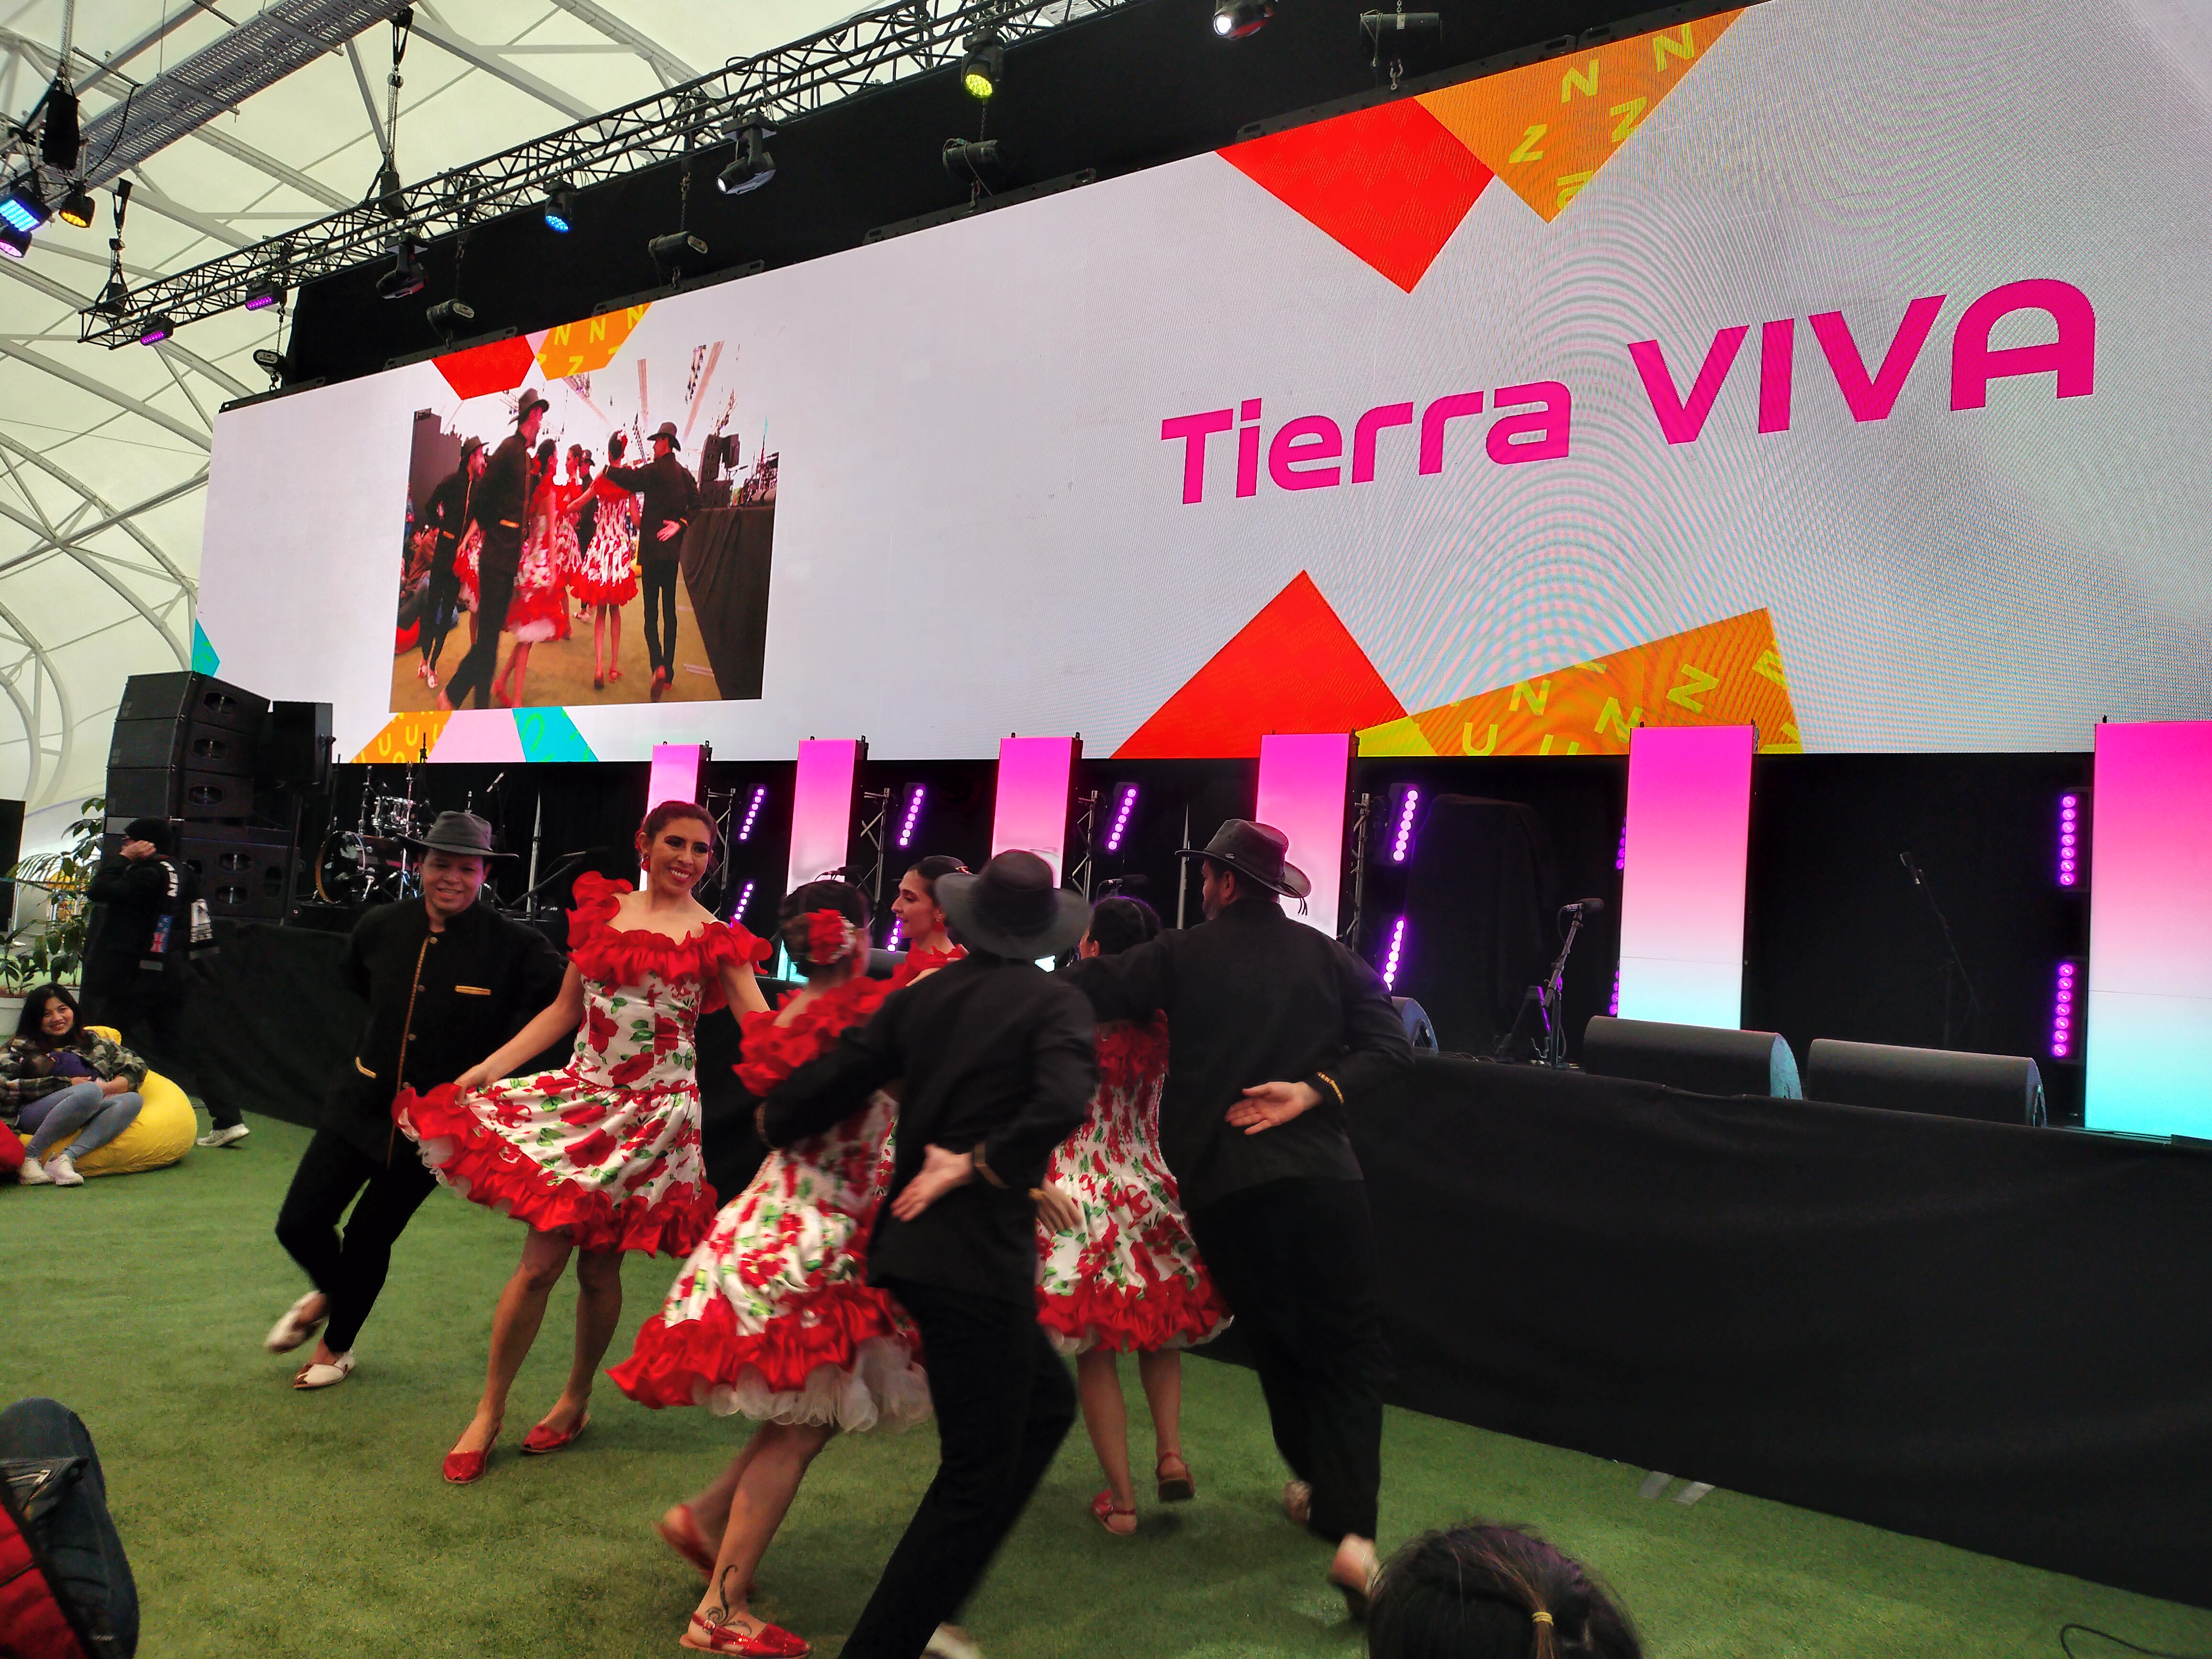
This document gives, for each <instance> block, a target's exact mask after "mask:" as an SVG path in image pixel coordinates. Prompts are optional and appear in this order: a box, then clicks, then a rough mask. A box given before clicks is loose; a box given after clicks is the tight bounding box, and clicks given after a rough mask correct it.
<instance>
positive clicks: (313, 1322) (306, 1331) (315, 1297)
mask: <svg viewBox="0 0 2212 1659" xmlns="http://www.w3.org/2000/svg"><path fill="white" fill-rule="evenodd" d="M316 1301H320V1302H322V1304H323V1311H322V1312H321V1313H319V1314H317V1315H315V1316H313V1318H310V1317H308V1315H307V1304H309V1303H311V1302H316ZM329 1313H330V1303H329V1301H328V1300H327V1299H326V1298H325V1297H324V1296H323V1293H322V1292H321V1291H308V1292H307V1295H305V1296H303V1297H301V1298H300V1299H299V1300H298V1301H297V1302H295V1303H294V1304H292V1305H291V1306H290V1307H289V1308H287V1309H285V1310H284V1316H283V1318H282V1319H280V1320H278V1321H277V1322H276V1323H275V1324H274V1325H271V1326H270V1328H269V1334H268V1335H267V1336H266V1337H264V1339H263V1340H262V1343H261V1346H263V1347H264V1348H266V1349H268V1350H269V1352H271V1353H289V1352H292V1350H293V1349H295V1348H296V1347H298V1346H300V1345H301V1343H302V1342H305V1341H306V1340H307V1339H308V1338H309V1337H311V1336H313V1334H315V1333H316V1332H317V1331H319V1330H320V1329H321V1328H323V1321H324V1320H325V1318H326V1317H328V1316H329Z"/></svg>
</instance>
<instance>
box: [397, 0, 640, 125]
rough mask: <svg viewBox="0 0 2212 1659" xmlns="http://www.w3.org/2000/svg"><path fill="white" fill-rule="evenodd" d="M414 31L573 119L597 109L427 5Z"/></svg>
mask: <svg viewBox="0 0 2212 1659" xmlns="http://www.w3.org/2000/svg"><path fill="white" fill-rule="evenodd" d="M415 33H416V34H417V35H418V36H420V37H421V38H422V40H428V42H429V43H430V44H431V45H432V46H436V47H437V48H439V49H440V50H441V51H442V52H450V53H452V54H453V56H454V57H456V58H459V59H460V60H461V61H462V62H463V63H464V64H468V65H469V66H470V67H471V68H473V69H480V70H483V72H484V73H485V74H486V75H489V76H492V77H493V78H494V79H495V80H499V81H504V82H507V85H509V86H510V87H513V88H515V90H517V91H518V92H526V93H528V94H530V95H531V96H532V98H535V99H537V100H538V101H539V102H540V103H544V104H550V105H551V106H553V107H554V108H555V109H557V110H559V111H560V112H562V114H563V115H565V116H567V117H568V118H569V119H570V120H572V121H588V120H589V119H591V118H592V115H593V114H595V113H596V111H594V110H593V109H592V106H590V105H589V104H587V103H586V102H585V101H584V100H582V99H580V98H574V97H571V96H570V95H569V94H567V93H565V92H563V91H562V90H561V88H558V87H556V86H555V85H554V84H553V83H552V82H550V81H547V80H544V79H542V78H541V77H539V76H535V75H532V73H531V72H530V71H529V70H526V69H525V68H523V67H522V65H521V64H515V63H510V62H509V61H508V60H507V59H506V58H502V57H501V56H500V55H499V48H498V47H497V46H484V45H482V44H481V43H479V42H477V41H475V40H470V39H469V38H468V37H467V36H466V35H465V34H462V33H459V31H458V30H456V29H455V28H454V27H453V26H452V25H451V24H449V23H447V21H445V20H444V19H443V18H441V17H440V16H438V15H436V14H435V12H433V11H432V10H431V9H430V8H429V7H428V6H427V5H422V4H417V5H416V8H415Z"/></svg>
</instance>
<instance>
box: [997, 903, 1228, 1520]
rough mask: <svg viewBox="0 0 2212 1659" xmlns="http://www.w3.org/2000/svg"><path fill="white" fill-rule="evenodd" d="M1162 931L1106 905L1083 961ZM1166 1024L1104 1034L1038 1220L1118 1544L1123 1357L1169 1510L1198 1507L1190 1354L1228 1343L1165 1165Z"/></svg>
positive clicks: (1123, 1496) (1130, 1509) (1101, 1506)
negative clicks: (1083, 1107)
mask: <svg viewBox="0 0 2212 1659" xmlns="http://www.w3.org/2000/svg"><path fill="white" fill-rule="evenodd" d="M1159 931H1160V919H1159V917H1158V915H1154V914H1153V911H1152V906H1150V905H1149V904H1146V903H1145V902H1143V901H1142V900H1140V899H1133V898H1118V897H1117V898H1108V899H1101V900H1100V901H1099V902H1098V903H1097V905H1096V906H1094V907H1093V908H1092V909H1091V928H1090V931H1089V932H1088V933H1085V935H1084V937H1083V942H1082V944H1081V945H1080V946H1079V949H1080V950H1081V951H1082V952H1083V954H1084V955H1085V956H1086V957H1095V956H1101V955H1103V956H1118V955H1120V954H1121V952H1122V951H1127V950H1128V949H1130V948H1131V947H1132V946H1133V945H1141V944H1143V943H1144V942H1145V941H1146V939H1151V938H1152V937H1153V936H1154V935H1155V934H1157V933H1158V932H1159ZM1167 1059H1168V1032H1167V1020H1166V1018H1165V1016H1164V1015H1159V1014H1155V1015H1154V1016H1153V1017H1152V1020H1151V1021H1150V1022H1149V1023H1147V1024H1141V1025H1139V1024H1135V1023H1133V1022H1132V1021H1128V1020H1109V1021H1108V1022H1106V1023H1105V1024H1102V1025H1100V1026H1099V1028H1098V1092H1097V1094H1095V1095H1093V1096H1092V1097H1091V1109H1090V1111H1089V1112H1088V1113H1087V1114H1086V1115H1085V1117H1084V1120H1083V1127H1080V1128H1079V1129H1078V1130H1077V1131H1076V1132H1075V1133H1073V1134H1072V1135H1070V1136H1069V1137H1068V1138H1067V1139H1066V1140H1065V1141H1063V1142H1062V1143H1061V1144H1060V1148H1059V1150H1058V1151H1056V1152H1054V1154H1053V1158H1052V1163H1051V1165H1050V1166H1049V1167H1048V1170H1046V1172H1045V1187H1044V1196H1043V1199H1042V1201H1041V1202H1040V1203H1039V1205H1038V1206H1037V1238H1038V1254H1039V1261H1038V1263H1037V1322H1038V1323H1039V1324H1041V1325H1042V1326H1043V1327H1044V1329H1045V1334H1046V1335H1047V1336H1048V1337H1050V1338H1051V1339H1052V1344H1053V1346H1054V1347H1056V1348H1058V1349H1059V1350H1060V1352H1062V1353H1067V1354H1074V1355H1076V1356H1078V1358H1077V1359H1076V1362H1075V1382H1076V1392H1077V1394H1078V1395H1079V1397H1080V1398H1081V1400H1082V1401H1083V1425H1084V1427H1085V1428H1086V1429H1087V1430H1089V1431H1090V1433H1091V1447H1092V1449H1094V1450H1096V1451H1097V1454H1098V1462H1099V1466H1100V1467H1101V1468H1103V1470H1104V1471H1105V1474H1106V1485H1107V1490H1106V1491H1104V1492H1100V1493H1099V1494H1098V1495H1097V1497H1096V1498H1092V1499H1091V1513H1092V1514H1093V1515H1095V1516H1097V1517H1098V1522H1099V1524H1100V1525H1101V1526H1103V1527H1104V1528H1106V1530H1107V1531H1109V1532H1110V1533H1114V1534H1116V1535H1118V1536H1122V1537H1126V1536H1127V1535H1128V1534H1131V1533H1133V1532H1134V1531H1136V1529H1137V1494H1136V1488H1135V1486H1134V1485H1133V1483H1132V1481H1131V1479H1130V1475H1129V1413H1128V1407H1127V1406H1126V1405H1125V1404H1124V1403H1123V1401H1122V1398H1121V1368H1120V1356H1121V1354H1122V1353H1123V1352H1129V1351H1133V1352H1135V1354H1136V1356H1137V1375H1138V1377H1139V1381H1141V1382H1142V1383H1143V1384H1144V1387H1145V1399H1146V1402H1147V1403H1148V1404H1149V1405H1150V1406H1151V1407H1152V1434H1153V1437H1154V1440H1155V1442H1156V1448H1155V1449H1156V1450H1157V1452H1158V1462H1157V1463H1156V1464H1155V1466H1154V1474H1155V1478H1156V1480H1158V1490H1159V1495H1160V1500H1161V1502H1163V1503H1169V1504H1173V1503H1179V1502H1182V1500H1184V1499H1187V1498H1191V1497H1194V1496H1195V1495H1196V1492H1197V1487H1196V1486H1194V1483H1193V1482H1192V1480H1191V1475H1190V1465H1189V1464H1188V1463H1186V1462H1183V1456H1182V1350H1183V1349H1185V1348H1188V1347H1195V1346H1197V1345H1198V1344H1200V1343H1201V1342H1206V1341H1210V1340H1212V1339H1213V1338H1214V1337H1215V1336H1218V1334H1220V1333H1221V1331H1222V1328H1224V1327H1225V1326H1226V1325H1227V1324H1228V1323H1229V1307H1228V1304H1226V1303H1225V1302H1224V1301H1223V1300H1222V1298H1221V1293H1220V1292H1219V1291H1217V1290H1215V1289H1214V1286H1213V1279H1212V1276H1211V1275H1210V1274H1208V1273H1207V1272H1206V1264H1205V1263H1204V1262H1202V1261H1200V1260H1199V1255H1198V1247H1197V1246H1196V1245H1194V1243H1192V1242H1191V1237H1190V1225H1189V1223H1188V1221H1186V1220H1185V1219H1184V1217H1183V1212H1182V1203H1181V1201H1180V1200H1179V1199H1178V1197H1177V1194H1176V1179H1175V1176H1172V1175H1171V1174H1170V1173H1169V1171H1168V1166H1167V1161H1166V1160H1165V1159H1164V1158H1162V1157H1161V1156H1160V1143H1159V1121H1160V1089H1161V1085H1163V1084H1164V1082H1165V1081H1166V1079H1167Z"/></svg>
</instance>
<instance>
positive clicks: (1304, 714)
mask: <svg viewBox="0 0 2212 1659" xmlns="http://www.w3.org/2000/svg"><path fill="white" fill-rule="evenodd" d="M1405 713H1406V709H1405V706H1404V705H1403V704H1402V703H1401V702H1399V701H1398V699H1397V698H1396V696H1394V695H1393V694H1392V692H1391V690H1390V688H1389V686H1388V685H1386V684H1384V683H1383V677H1382V676H1381V675H1380V674H1378V673H1376V671H1375V665H1374V664H1373V663H1371V662H1370V661H1368V660H1367V653H1365V652H1364V651H1362V650H1361V649H1360V648H1359V641H1357V640H1355V639H1353V638H1352V631H1351V630H1350V629H1347V628H1346V627H1345V625H1344V623H1342V622H1341V621H1340V620H1339V619H1338V617H1337V614H1336V612H1335V611H1334V610H1332V609H1331V608H1330V606H1329V603H1328V600H1327V599H1323V598H1322V592H1321V589H1319V588H1318V587H1316V586H1314V580H1313V578H1312V577H1311V576H1309V575H1307V574H1305V572H1304V571H1303V570H1302V571H1300V572H1299V573H1298V574H1297V577H1296V579H1295V580H1292V581H1291V585H1290V586H1287V587H1285V589H1284V590H1283V591H1282V592H1279V593H1278V594H1276V595H1275V597H1274V598H1273V599H1270V600H1268V601H1267V605H1266V606H1265V607H1264V608H1263V609H1262V610H1261V612H1260V614H1259V615H1258V616H1256V617H1253V618H1252V620H1251V621H1250V622H1249V623H1245V624H1244V626H1243V628H1242V629H1239V630H1237V637H1236V638H1235V639H1233V640H1231V641H1229V643H1228V644H1226V645H1225V646H1223V647H1221V649H1220V650H1218V651H1217V652H1215V653H1213V655H1212V658H1211V659H1208V661H1207V662H1206V666H1204V667H1203V668H1201V669H1200V670H1199V671H1198V672H1196V673H1195V674H1193V675H1192V676H1191V677H1190V678H1189V679H1188V680H1187V681H1185V682H1184V683H1183V687H1182V690H1180V691H1177V692H1176V694H1175V696H1172V697H1170V698H1169V699H1168V700H1167V701H1166V702H1164V703H1162V704H1161V705H1160V707H1159V708H1158V710H1157V711H1156V712H1155V713H1154V714H1153V715H1152V718H1151V719H1150V720H1146V722H1145V723H1144V724H1143V725H1142V726H1139V727H1138V728H1137V729H1136V730H1135V731H1134V732H1131V733H1130V734H1129V739H1128V741H1127V743H1124V744H1122V745H1121V747H1120V748H1119V749H1117V750H1115V751H1114V758H1115V759H1116V760H1215V759H1222V758H1232V757H1248V756H1256V755H1257V754H1258V753H1259V752H1260V739H1261V738H1262V737H1264V736H1266V735H1267V733H1268V732H1352V731H1357V730H1358V728H1360V727H1361V726H1380V725H1381V724H1382V723H1383V721H1385V720H1399V719H1402V718H1403V717H1404V715H1405Z"/></svg>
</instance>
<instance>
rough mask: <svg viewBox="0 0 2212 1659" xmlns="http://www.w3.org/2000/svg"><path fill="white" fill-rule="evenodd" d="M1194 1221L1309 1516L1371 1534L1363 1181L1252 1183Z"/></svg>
mask: <svg viewBox="0 0 2212 1659" xmlns="http://www.w3.org/2000/svg"><path fill="white" fill-rule="evenodd" d="M1190 1232H1191V1237H1192V1238H1193V1239H1194V1241H1195V1242H1196V1243H1197V1245H1198V1250H1199V1254H1200V1255H1201V1256H1203V1257H1205V1259H1206V1268H1207V1270H1208V1271H1209V1272H1211V1273H1212V1275H1213V1282H1214V1284H1215V1285H1217V1286H1218V1287H1219V1289H1220V1291H1221V1294H1222V1295H1223V1297H1225V1298H1226V1299H1227V1301H1228V1303H1229V1306H1230V1308H1231V1310H1232V1311H1233V1312H1234V1313H1235V1314H1236V1316H1237V1323H1236V1326H1235V1329H1236V1330H1237V1332H1239V1333H1240V1334H1242V1335H1243V1339H1244V1341H1245V1344H1246V1346H1248V1347H1249V1350H1250V1352H1251V1354H1252V1363H1253V1364H1254V1365H1255V1367H1256V1368H1257V1370H1259V1373H1260V1389H1261V1392H1262V1393H1263V1394H1264V1395H1266V1396H1267V1420H1268V1423H1269V1425H1270V1426H1271V1427H1273V1430H1274V1432H1275V1449H1277V1450H1278V1451H1279V1452H1281V1453H1282V1455H1283V1461H1284V1462H1285V1463H1288V1464H1289V1465H1290V1466H1291V1473H1292V1474H1295V1475H1296V1476H1297V1478H1298V1479H1299V1480H1304V1481H1305V1482H1307V1483H1308V1484H1309V1485H1310V1486H1312V1487H1313V1513H1312V1518H1311V1519H1310V1521H1309V1522H1307V1525H1308V1527H1309V1528H1310V1529H1311V1530H1312V1531H1313V1532H1314V1533H1315V1534H1316V1535H1317V1536H1319V1537H1322V1538H1326V1539H1327V1540H1328V1541H1329V1542H1331V1543H1335V1542H1336V1541H1339V1540H1340V1539H1341V1538H1343V1537H1344V1536H1345V1535H1346V1534H1347V1533H1356V1534H1358V1535H1359V1536H1360V1537H1362V1538H1370V1539H1371V1538H1373V1537H1374V1536H1375V1511H1376V1501H1377V1494H1378V1493H1379V1492H1380V1491H1381V1489H1382V1485H1383V1395H1382V1385H1383V1383H1384V1382H1385V1381H1387V1380H1388V1379H1389V1375H1390V1351H1389V1345H1388V1343H1387V1342H1385V1340H1383V1316H1382V1308H1381V1304H1380V1303H1379V1301H1378V1300H1377V1298H1376V1291H1375V1277H1376V1271H1377V1267H1376V1256H1375V1226H1374V1223H1373V1221H1372V1219H1371V1218H1370V1217H1369V1215H1368V1212H1367V1187H1366V1183H1365V1182H1358V1181H1310V1180H1294V1181H1271V1182H1267V1184H1266V1185H1264V1186H1260V1187H1248V1188H1245V1189H1244V1190H1243V1191H1242V1192H1237V1193H1231V1194H1230V1195H1229V1196H1228V1197H1226V1198H1225V1199H1223V1200H1220V1201H1219V1202H1218V1203H1216V1204H1212V1205H1209V1206H1207V1207H1206V1209H1204V1210H1202V1211H1199V1212H1194V1213H1193V1214H1192V1216H1191V1218H1190ZM932 1374H933V1375H934V1362H933V1370H932Z"/></svg>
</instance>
